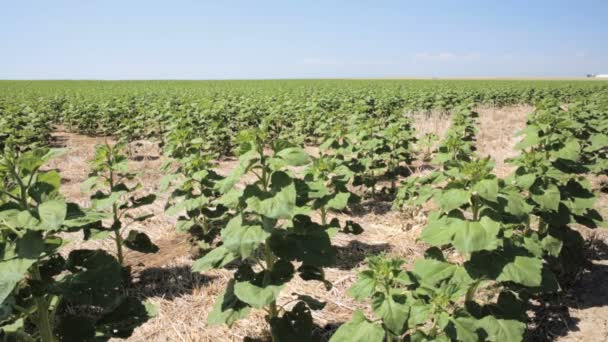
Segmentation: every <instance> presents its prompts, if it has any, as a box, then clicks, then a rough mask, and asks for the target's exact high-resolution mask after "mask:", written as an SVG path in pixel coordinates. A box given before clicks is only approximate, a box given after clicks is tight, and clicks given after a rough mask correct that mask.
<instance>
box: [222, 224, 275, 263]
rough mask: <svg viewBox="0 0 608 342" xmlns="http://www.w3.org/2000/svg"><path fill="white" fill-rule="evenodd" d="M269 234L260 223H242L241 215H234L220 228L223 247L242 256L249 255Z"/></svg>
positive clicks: (246, 256)
mask: <svg viewBox="0 0 608 342" xmlns="http://www.w3.org/2000/svg"><path fill="white" fill-rule="evenodd" d="M269 236H270V233H268V232H267V231H265V230H264V229H263V228H262V226H260V225H246V224H245V225H244V224H243V216H242V215H238V216H235V217H234V218H233V219H232V220H230V222H228V224H227V225H226V228H224V229H223V230H222V242H223V243H224V244H223V247H224V248H226V249H228V250H229V251H230V252H232V254H234V255H237V256H240V257H242V258H248V257H249V256H251V254H252V253H253V252H254V251H255V250H256V249H257V248H258V247H259V246H260V245H261V244H262V243H263V242H264V241H266V238H268V237H269Z"/></svg>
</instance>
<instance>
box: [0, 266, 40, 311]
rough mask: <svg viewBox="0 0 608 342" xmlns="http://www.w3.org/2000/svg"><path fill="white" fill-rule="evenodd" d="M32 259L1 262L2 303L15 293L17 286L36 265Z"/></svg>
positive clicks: (0, 293)
mask: <svg viewBox="0 0 608 342" xmlns="http://www.w3.org/2000/svg"><path fill="white" fill-rule="evenodd" d="M34 262H35V260H31V259H11V260H6V261H2V262H0V274H1V275H2V276H1V277H0V303H2V302H3V301H4V300H5V299H6V298H7V297H8V296H9V295H10V294H11V292H12V291H13V289H14V288H15V285H17V283H18V282H19V281H21V280H22V279H23V278H24V277H25V276H26V275H27V271H28V269H29V268H30V267H31V266H32V265H33V264H34Z"/></svg>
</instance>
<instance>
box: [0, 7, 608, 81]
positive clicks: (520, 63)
mask: <svg viewBox="0 0 608 342" xmlns="http://www.w3.org/2000/svg"><path fill="white" fill-rule="evenodd" d="M586 73H608V0H597V1H587V0H578V1H561V0H536V1H535V0H527V1H520V0H504V1H493V0H486V1H466V0H460V1H458V0H444V1H432V0H427V1H422V0H420V1H405V0H402V1H380V0H378V1H355V0H352V1H331V0H326V1H317V0H306V1H305V0H302V1H293V0H292V1H289V0H284V1H265V0H258V1H253V0H250V1H230V0H224V1H222V0H216V1H182V0H173V1H154V0H147V1H135V0H122V1H114V0H105V1H88V0H80V1H65V0H54V1H49V0H45V1H28V0H5V1H3V3H2V5H1V6H0V79H232V78H311V77H312V78H317V77H323V78H340V77H405V76H416V77H428V76H438V77H460V76H581V75H584V74H586Z"/></svg>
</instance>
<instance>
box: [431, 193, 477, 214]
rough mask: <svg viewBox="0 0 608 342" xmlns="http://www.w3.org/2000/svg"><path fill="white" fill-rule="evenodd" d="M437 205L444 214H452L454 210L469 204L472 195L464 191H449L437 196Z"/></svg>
mask: <svg viewBox="0 0 608 342" xmlns="http://www.w3.org/2000/svg"><path fill="white" fill-rule="evenodd" d="M436 198H437V203H438V204H439V206H440V207H441V210H442V211H444V212H450V211H452V210H454V209H457V208H460V207H461V206H463V205H465V204H467V203H469V199H470V198H471V194H470V192H469V191H468V190H464V189H448V190H445V191H443V192H441V193H440V194H439V195H437V196H436Z"/></svg>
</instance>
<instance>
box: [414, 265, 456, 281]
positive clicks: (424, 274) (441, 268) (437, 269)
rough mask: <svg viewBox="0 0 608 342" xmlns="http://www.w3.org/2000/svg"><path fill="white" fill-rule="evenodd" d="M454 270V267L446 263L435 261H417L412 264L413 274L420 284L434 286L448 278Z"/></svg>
mask: <svg viewBox="0 0 608 342" xmlns="http://www.w3.org/2000/svg"><path fill="white" fill-rule="evenodd" d="M456 269H457V266H456V265H452V264H450V263H448V262H443V261H439V260H435V259H418V260H416V262H415V264H414V270H413V272H414V274H415V275H416V276H417V277H418V278H419V279H420V280H421V282H424V283H426V284H429V285H435V284H438V283H439V282H440V281H442V280H444V279H447V278H450V277H451V276H452V275H453V274H454V272H455V271H456Z"/></svg>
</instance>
